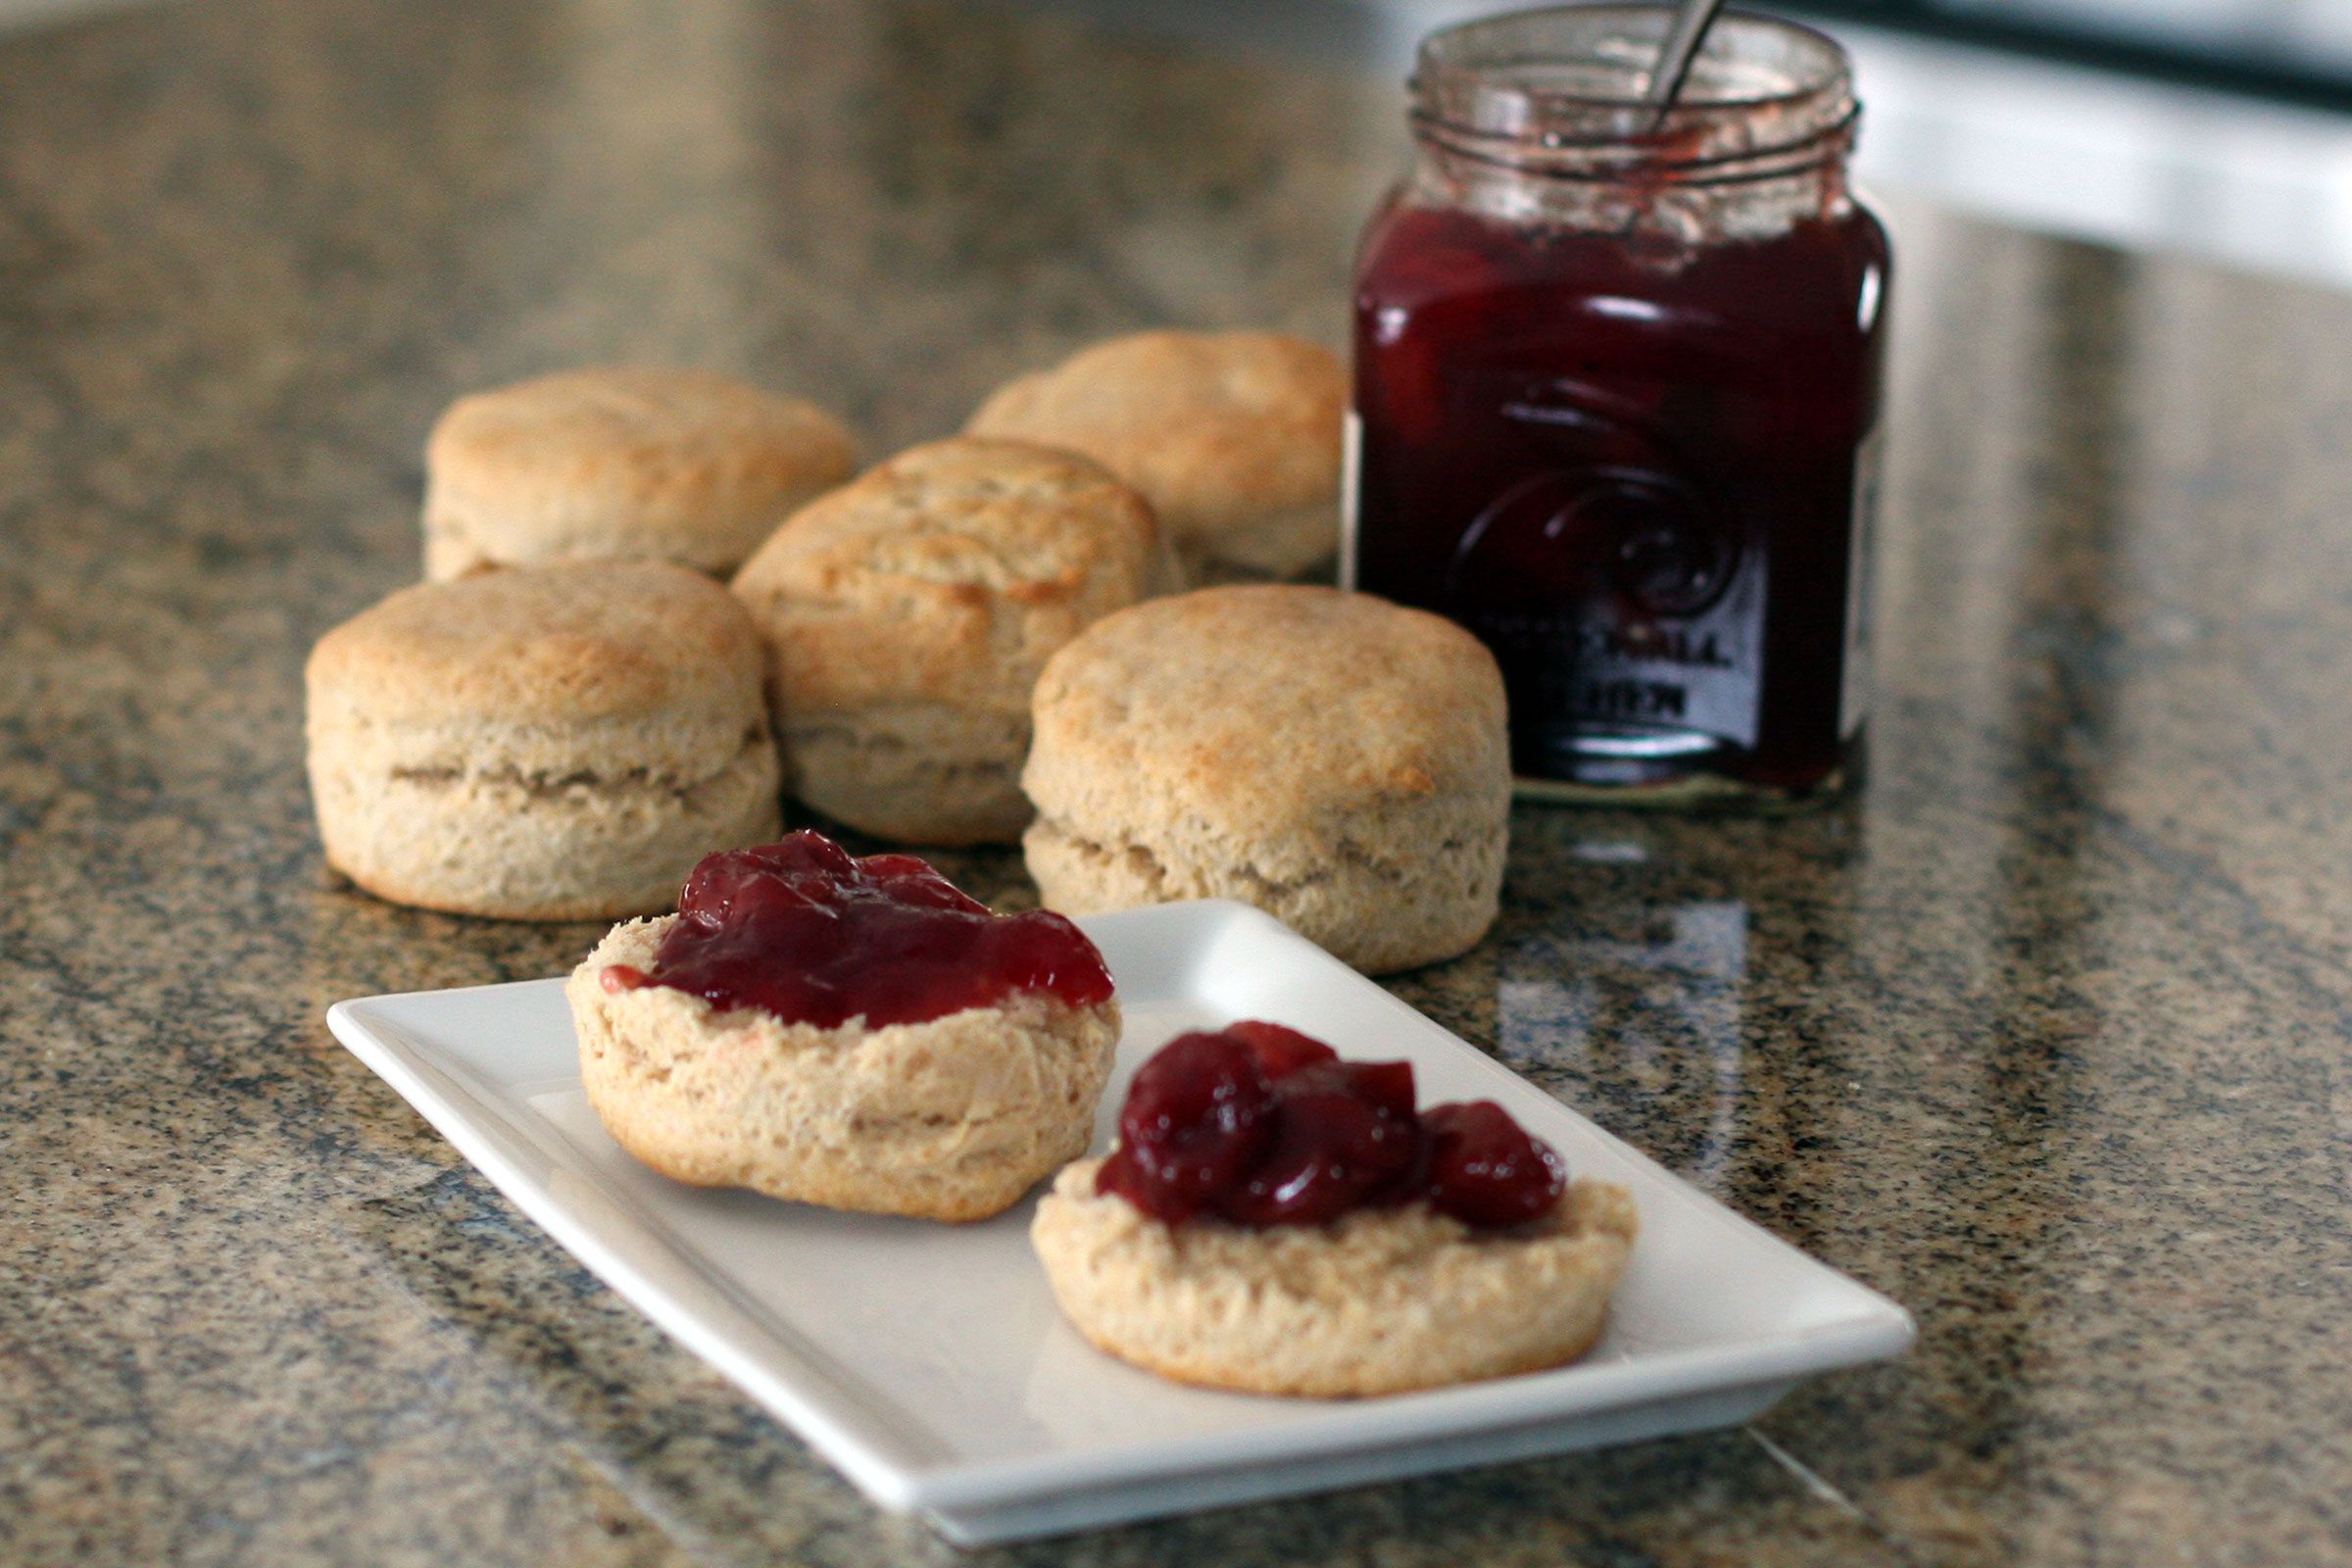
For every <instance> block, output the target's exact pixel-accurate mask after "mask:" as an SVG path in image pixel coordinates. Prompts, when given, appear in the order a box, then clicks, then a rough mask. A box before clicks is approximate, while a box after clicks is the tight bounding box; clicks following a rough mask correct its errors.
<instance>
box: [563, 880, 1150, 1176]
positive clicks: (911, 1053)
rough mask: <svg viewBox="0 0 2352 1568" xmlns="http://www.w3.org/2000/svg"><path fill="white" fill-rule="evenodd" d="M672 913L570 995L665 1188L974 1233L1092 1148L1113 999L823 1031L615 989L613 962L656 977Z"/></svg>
mask: <svg viewBox="0 0 2352 1568" xmlns="http://www.w3.org/2000/svg"><path fill="white" fill-rule="evenodd" d="M677 918H678V917H677V916H676V915H665V916H662V918H659V919H653V920H631V921H627V922H625V923H623V924H621V925H618V926H615V927H613V931H612V932H611V934H610V935H608V936H607V937H606V938H605V940H604V941H603V942H601V943H599V944H598V945H597V948H596V950H595V951H594V952H593V953H591V954H589V955H588V957H587V959H586V960H585V961H584V962H582V963H581V964H580V966H579V967H578V968H576V969H574V970H573V971H572V973H571V978H570V979H569V980H568V981H567V982H566V983H565V985H564V996H565V997H566V999H567V1000H568V1001H569V1002H570V1004H571V1015H572V1022H573V1025H574V1027H575V1029H576V1030H577V1032H578V1036H579V1046H580V1078H581V1082H582V1085H583V1086H584V1087H585V1088H586V1090H587V1092H588V1100H589V1103H591V1104H592V1105H594V1106H595V1107H596V1113H597V1115H598V1117H599V1118H600V1119H601V1120H602V1121H603V1122H604V1124H605V1127H606V1129H607V1130H608V1131H609V1132H611V1133H612V1134H613V1139H614V1141H615V1142H617V1143H618V1144H619V1145H620V1146H621V1147H622V1148H623V1149H625V1150H627V1151H628V1152H630V1153H631V1154H634V1155H635V1156H636V1157H637V1158H639V1159H641V1160H643V1161H644V1162H645V1163H646V1164H648V1165H650V1166H652V1167H653V1168H654V1169H656V1170H658V1171H660V1172H662V1174H663V1175H664V1176H668V1177H670V1178H672V1179H674V1180H677V1181H682V1182H691V1183H693V1184H694V1185H696V1186H699V1187H745V1188H749V1189H751V1190H752V1191H754V1192H759V1193H764V1194H766V1195H767V1196H768V1197H770V1198H782V1199H790V1200H793V1201H799V1202H805V1203H817V1204H822V1205H823V1206H825V1207H828V1208H845V1209H856V1210H859V1211H862V1212H866V1213H878V1214H906V1215H911V1216H914V1217H917V1218H921V1219H938V1220H956V1221H961V1220H977V1219H986V1218H988V1217H989V1216H990V1215H992V1214H997V1213H1001V1212H1003V1211H1004V1210H1005V1209H1006V1208H1009V1207H1010V1206H1011V1205H1012V1204H1013V1203H1014V1202H1016V1201H1019V1199H1020V1198H1021V1196H1022V1195H1023V1194H1024V1193H1026V1192H1027V1191H1028V1190H1029V1189H1030V1188H1031V1187H1033V1186H1035V1185H1036V1184H1037V1182H1038V1181H1039V1180H1040V1179H1041V1178H1042V1177H1044V1176H1045V1175H1047V1174H1048V1173H1049V1172H1051V1171H1052V1170H1053V1169H1054V1167H1055V1166H1057V1165H1059V1164H1061V1163H1062V1161H1064V1160H1067V1159H1070V1158H1072V1157H1073V1156H1075V1155H1077V1154H1080V1153H1083V1152H1085V1151H1086V1146H1087V1144H1088V1143H1089V1142H1090V1141H1091V1140H1092V1138H1093V1135H1094V1125H1095V1105H1096V1103H1097V1102H1098V1101H1099V1100H1100V1099H1101V1098H1102V1094H1103V1082H1104V1080H1105V1079H1106V1078H1108V1076H1109V1074H1110V1062H1111V1054H1112V1052H1113V1051H1114V1050H1115V1048H1116V1046H1117V1043H1118V1037H1119V1008H1118V1004H1117V1003H1116V1002H1115V1001H1108V1002H1103V1003H1102V1004H1100V1005H1095V1006H1091V1007H1073V1006H1070V1005H1068V1004H1066V1003H1064V1002H1062V1001H1060V1000H1059V999H1057V998H1054V997H1052V996H1048V995H1044V994H1041V993H1034V992H1023V993H1018V994H1016V995H1014V996H1012V997H1011V998H1008V999H1007V1000H1006V1001H1005V1004H1004V1005H1001V1006H996V1007H972V1008H967V1009H965V1010H963V1011H961V1012H953V1013H949V1014H948V1015H947V1016H945V1017H942V1018H935V1019H932V1020H930V1021H929V1022H926V1023H912V1024H894V1025H891V1026H890V1027H888V1028H883V1029H868V1028H866V1027H865V1026H864V1023H863V1022H862V1020H860V1019H857V1018H853V1019H851V1020H850V1021H849V1022H848V1023H846V1024H843V1025H841V1026H840V1027H838V1028H832V1029H820V1028H817V1027H815V1026H813V1025H810V1024H805V1023H786V1022H784V1021H783V1020H782V1019H780V1018H777V1017H776V1016H774V1015H773V1014H771V1013H768V1012H765V1011H763V1010H761V1009H760V1008H758V1007H737V1008H732V1009H728V1010H725V1011H721V1010H719V1009H717V1008H714V1007H712V1006H711V1004H710V1003H708V1002H706V1001H704V1000H703V999H702V998H700V997H696V996H690V995H688V994H687V993H685V992H683V991H676V990H672V989H670V988H668V987H666V986H659V985H649V986H641V987H639V988H637V989H636V990H633V991H623V992H620V993H617V994H615V993H613V992H609V991H607V990H605V988H604V985H603V973H604V970H605V968H606V966H607V965H609V964H615V963H625V964H628V965H630V966H632V967H635V968H639V969H650V968H652V967H653V963H654V955H655V952H656V950H658V949H659V948H660V946H661V943H662V935H663V934H664V933H665V932H666V931H667V930H668V929H669V927H670V926H671V925H672V924H673V923H674V922H675V921H676V920H677Z"/></svg>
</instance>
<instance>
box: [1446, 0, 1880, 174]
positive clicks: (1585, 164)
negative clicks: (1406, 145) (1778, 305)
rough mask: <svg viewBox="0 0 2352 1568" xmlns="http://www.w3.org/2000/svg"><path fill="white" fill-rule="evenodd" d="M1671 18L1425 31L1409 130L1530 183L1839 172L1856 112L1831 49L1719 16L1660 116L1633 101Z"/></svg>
mask: <svg viewBox="0 0 2352 1568" xmlns="http://www.w3.org/2000/svg"><path fill="white" fill-rule="evenodd" d="M1671 16H1672V12H1671V9H1670V8H1669V7H1666V6H1663V5H1588V6H1567V7H1562V8H1559V9H1556V10H1550V11H1524V12H1517V13H1512V14H1508V15H1504V16H1500V17H1495V18H1490V19H1488V20H1485V21H1482V22H1473V23H1467V24H1464V25H1460V26H1456V27H1449V28H1446V29H1445V30H1443V31H1440V32H1436V33H1433V34H1431V35H1430V36H1429V37H1428V38H1427V39H1426V40H1424V41H1423V43H1422V45H1421V50H1420V55H1419V59H1418V61H1417V63H1416V66H1415V69H1414V73H1413V79H1412V121H1413V128H1414V133H1415V134H1416V135H1417V136H1418V137H1419V138H1420V140H1421V142H1422V143H1423V145H1424V146H1425V147H1428V148H1431V149H1433V150H1434V151H1436V152H1438V153H1440V154H1442V155H1444V157H1445V158H1446V160H1447V161H1448V162H1449V163H1451V164H1457V165H1461V166H1465V167H1466V166H1473V165H1480V164H1484V165H1491V166H1494V167H1497V168H1503V169H1509V170H1513V171H1516V172H1520V173H1522V174H1525V175H1527V176H1528V177H1531V178H1538V179H1545V180H1566V181H1593V182H1601V183H1621V182H1638V183H1641V184H1643V185H1648V186H1653V187H1654V186H1665V185H1715V184H1723V185H1736V184H1750V183H1757V182H1765V181H1776V180H1781V179H1785V178H1787V177H1789V176H1791V175H1797V174H1802V173H1806V172H1810V171H1813V170H1815V169H1818V168H1821V167H1823V166H1825V165H1836V164H1839V163H1842V161H1843V159H1844V157H1845V154H1846V151H1847V149H1848V147H1849V146H1850V145H1851V142H1852V133H1853V126H1854V121H1855V114H1856V110H1855V104H1854V98H1853V92H1852V85H1851V82H1852V77H1851V73H1850V71H1849V69H1848V66H1847V63H1846V58H1845V53H1844V51H1843V50H1841V49H1839V48H1838V45H1837V44H1836V43H1834V42H1833V41H1831V40H1830V39H1829V38H1827V37H1825V36H1823V35H1822V34H1820V33H1818V32H1815V31H1813V30H1812V29H1811V28H1809V27H1803V26H1799V25H1795V24H1793V23H1786V22H1779V21H1775V20H1771V19H1767V18H1762V17H1751V16H1744V15H1741V14H1739V13H1736V12H1735V13H1732V14H1729V15H1726V16H1725V17H1723V18H1721V19H1720V20H1719V21H1718V22H1717V23H1716V25H1715V26H1714V27H1713V29H1712V30H1711V31H1710V32H1709V34H1708V37H1707V43H1706V47H1705V48H1704V49H1702V50H1701V51H1700V52H1699V55H1698V58H1697V60H1696V61H1695V62H1694V63H1693V65H1692V67H1691V74H1690V77H1689V79H1688V81H1687V83H1686V85H1685V87H1684V89H1683V92H1682V95H1681V96H1680V97H1678V98H1677V99H1676V101H1675V103H1674V106H1673V107H1672V108H1671V109H1669V110H1668V111H1667V112H1666V113H1664V114H1663V115H1660V114H1658V113H1657V112H1656V111H1655V110H1654V109H1653V108H1652V107H1651V106H1650V105H1648V104H1647V103H1645V102H1644V101H1643V94H1644V93H1645V91H1646V89H1647V87H1648V77H1649V69H1650V67H1651V65H1652V64H1653V63H1654V62H1655V60H1656V57H1657V50H1658V47H1659V45H1660V43H1661V41H1662V40H1663V37H1664V35H1665V32H1666V29H1667V26H1668V24H1669V21H1670V19H1671Z"/></svg>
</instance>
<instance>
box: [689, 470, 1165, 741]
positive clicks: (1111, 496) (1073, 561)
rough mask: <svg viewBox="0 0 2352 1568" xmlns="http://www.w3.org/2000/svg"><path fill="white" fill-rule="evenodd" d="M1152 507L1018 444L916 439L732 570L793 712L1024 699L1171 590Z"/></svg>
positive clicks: (805, 512) (1113, 483)
mask: <svg viewBox="0 0 2352 1568" xmlns="http://www.w3.org/2000/svg"><path fill="white" fill-rule="evenodd" d="M1161 551H1162V546H1161V543H1160V540H1159V537H1158V528H1157V524H1156V523H1155V522H1154V521H1153V519H1152V510H1151V508H1150V507H1148V506H1146V505H1145V504H1144V501H1143V499H1142V498H1141V497H1140V496H1138V495H1137V494H1136V493H1135V492H1134V491H1133V490H1131V489H1129V488H1128V487H1127V486H1126V485H1123V484H1121V483H1120V482H1119V481H1118V480H1117V479H1115V478H1113V477H1112V476H1111V475H1110V474H1109V473H1108V472H1106V471H1105V470H1104V469H1103V468H1102V467H1101V466H1097V465H1096V464H1094V463H1091V462H1089V461H1087V460H1086V459H1084V458H1082V457H1079V456H1077V455H1075V454H1073V453H1068V452H1057V451H1053V450H1051V449H1048V448H1045V447H1040V446H1036V445H1033V444H1031V443H1028V442H1023V441H993V440H981V439H977V438H974V437H969V436H957V437H953V438H951V439H948V440H945V441H935V442H932V443H930V444H929V445H926V446H919V447H914V448H911V449H910V450H908V451H907V452H903V453H901V454H900V455H899V456H898V457H896V458H893V459H892V460H891V461H890V462H888V463H885V464H883V465H882V466H880V467H877V468H874V469H872V470H871V471H869V472H867V473H865V474H864V475H862V476H861V477H859V478H858V479H857V480H855V481H854V482H852V483H850V484H847V485H844V486H843V487H842V488H840V489H838V490H834V491H831V492H829V493H828V494H826V495H823V496H820V497H818V498H817V499H816V500H814V501H812V502H810V503H809V505H808V506H806V507H803V508H802V509H801V510H800V511H799V512H797V513H795V514H794V515H792V516H791V517H790V518H789V519H788V520H787V521H786V522H785V524H784V526H783V527H781V528H779V529H777V530H776V532H775V534H774V535H773V536H771V537H770V538H769V540H768V541H767V543H766V544H765V545H763V546H761V547H760V552H759V554H757V555H755V556H754V557H753V558H752V559H751V561H750V562H748V563H746V564H745V565H744V568H743V570H742V571H741V572H739V573H737V575H736V578H735V584H734V587H735V592H736V593H737V594H738V595H740V596H741V597H742V598H743V600H744V602H745V603H747V604H748V605H750V606H751V607H752V612H753V614H754V616H755V617H756V618H757V619H758V620H759V622H760V626H761V628H762V629H763V630H764V631H765V632H766V633H767V635H768V638H769V640H770V642H771V644H773V645H774V648H775V653H776V679H777V682H778V686H779V690H780V694H781V697H782V700H783V707H784V709H785V711H787V712H791V711H800V710H807V709H811V708H814V709H823V708H855V707H862V706H865V705H867V704H872V703H889V702H897V701H924V702H952V703H959V704H978V705H984V706H996V707H1004V708H1006V709H1008V710H1009V711H1021V710H1023V709H1025V708H1026V706H1027V703H1028V697H1029V690H1030V687H1031V685H1032V684H1033V683H1034V681H1035V680H1036V676H1037V670H1038V667H1039V666H1040V665H1041V664H1042V663H1043V662H1044V661H1045V659H1046V656H1047V655H1049V654H1051V653H1052V652H1053V651H1054V649H1056V648H1058V647H1060V646H1061V645H1062V644H1063V643H1065V642H1067V641H1068V640H1069V639H1070V638H1071V637H1073V636H1075V635H1076V634H1077V633H1078V631H1079V630H1080V629H1081V628H1082V627H1084V626H1086V625H1087V624H1089V623H1091V622H1092V621H1094V620H1096V619H1098V618H1100V617H1101V616H1102V615H1103V614H1105V613H1109V612H1110V611H1112V610H1115V609H1118V608H1120V607H1121V606H1124V605H1129V604H1133V603H1134V602H1135V601H1136V600H1137V599H1139V598H1141V597H1143V596H1144V595H1146V594H1148V593H1152V592H1154V591H1157V589H1158V588H1159V587H1161V586H1163V584H1162V581H1161V572H1162V569H1163V566H1162V559H1163V558H1162V555H1161Z"/></svg>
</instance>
